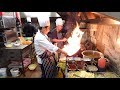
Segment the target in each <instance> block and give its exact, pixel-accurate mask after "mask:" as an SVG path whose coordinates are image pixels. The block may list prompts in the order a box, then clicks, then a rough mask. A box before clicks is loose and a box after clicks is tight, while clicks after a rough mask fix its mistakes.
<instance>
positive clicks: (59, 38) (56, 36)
mask: <svg viewBox="0 0 120 90" xmlns="http://www.w3.org/2000/svg"><path fill="white" fill-rule="evenodd" d="M55 23H56V28H55V29H53V30H52V31H51V32H50V33H49V35H48V36H49V37H50V38H51V41H52V42H53V44H54V43H56V44H57V46H58V47H59V48H62V47H63V46H64V42H65V41H66V40H67V39H66V38H64V36H63V33H62V32H61V31H62V29H63V24H64V22H63V20H62V18H57V19H56V22H55Z"/></svg>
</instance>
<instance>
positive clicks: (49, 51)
mask: <svg viewBox="0 0 120 90" xmlns="http://www.w3.org/2000/svg"><path fill="white" fill-rule="evenodd" d="M38 21H39V24H40V28H39V30H38V32H37V33H36V35H35V38H34V47H35V52H36V54H37V56H36V57H37V60H38V63H39V64H40V65H41V70H42V77H43V78H54V77H55V74H54V72H55V70H54V69H56V68H55V67H56V64H55V59H54V54H53V53H54V52H61V53H63V54H65V55H67V53H66V52H64V51H62V50H61V49H59V48H58V47H57V46H55V45H53V44H52V43H51V42H50V41H49V40H48V36H47V34H48V32H49V31H50V21H49V18H44V19H39V18H38ZM51 62H52V63H51Z"/></svg>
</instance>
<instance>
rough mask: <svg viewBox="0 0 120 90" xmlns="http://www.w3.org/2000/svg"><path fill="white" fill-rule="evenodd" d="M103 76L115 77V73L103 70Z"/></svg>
mask: <svg viewBox="0 0 120 90" xmlns="http://www.w3.org/2000/svg"><path fill="white" fill-rule="evenodd" d="M104 77H105V78H117V75H116V74H115V73H113V72H105V73H104Z"/></svg>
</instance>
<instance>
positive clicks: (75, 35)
mask: <svg viewBox="0 0 120 90" xmlns="http://www.w3.org/2000/svg"><path fill="white" fill-rule="evenodd" d="M83 33H84V32H82V31H81V30H80V29H79V25H78V23H77V22H76V27H75V28H74V30H73V31H72V34H71V36H70V37H69V38H68V39H67V42H68V43H67V44H66V45H64V47H63V49H62V50H63V51H65V52H67V54H68V56H72V55H74V54H75V53H76V52H78V51H79V49H80V42H81V38H82V36H83Z"/></svg>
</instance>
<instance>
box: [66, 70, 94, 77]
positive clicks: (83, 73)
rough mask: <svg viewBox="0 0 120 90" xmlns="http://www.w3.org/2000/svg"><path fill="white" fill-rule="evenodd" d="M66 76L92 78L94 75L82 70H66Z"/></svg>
mask: <svg viewBox="0 0 120 90" xmlns="http://www.w3.org/2000/svg"><path fill="white" fill-rule="evenodd" d="M67 76H68V78H94V77H95V75H94V73H90V72H86V71H84V70H82V71H73V72H68V74H67Z"/></svg>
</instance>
